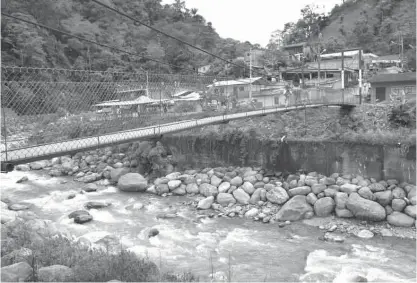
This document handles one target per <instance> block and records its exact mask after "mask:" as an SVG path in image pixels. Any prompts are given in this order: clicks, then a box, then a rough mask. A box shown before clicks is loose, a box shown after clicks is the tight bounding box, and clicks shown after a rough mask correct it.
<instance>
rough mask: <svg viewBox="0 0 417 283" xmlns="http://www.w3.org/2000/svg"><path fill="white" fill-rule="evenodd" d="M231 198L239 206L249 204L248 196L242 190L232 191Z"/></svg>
mask: <svg viewBox="0 0 417 283" xmlns="http://www.w3.org/2000/svg"><path fill="white" fill-rule="evenodd" d="M233 196H234V197H235V199H236V200H237V202H238V203H240V204H249V200H250V196H249V195H248V194H247V193H246V192H245V191H244V190H242V189H236V190H234V191H233Z"/></svg>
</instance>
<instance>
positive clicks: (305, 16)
mask: <svg viewBox="0 0 417 283" xmlns="http://www.w3.org/2000/svg"><path fill="white" fill-rule="evenodd" d="M318 11H319V9H318V7H317V6H315V5H308V6H306V7H305V8H304V9H302V10H301V15H300V16H301V17H300V18H299V20H298V21H295V22H290V23H286V24H285V25H284V27H283V29H280V30H277V31H276V32H274V33H273V34H272V37H271V41H270V44H269V47H270V48H273V47H274V45H275V46H276V44H274V43H277V42H278V41H280V42H282V43H283V44H292V43H299V42H309V41H310V42H311V41H313V42H317V38H318V34H319V33H321V34H322V36H323V37H322V40H321V42H322V44H323V45H324V46H323V48H326V49H327V52H335V51H336V50H340V49H342V48H356V47H361V48H363V49H364V51H365V52H372V53H375V54H377V55H387V54H398V53H399V46H398V45H396V44H393V43H392V41H394V42H396V43H399V42H400V35H402V37H403V39H404V53H405V56H406V65H407V66H408V67H409V68H410V69H415V65H416V61H415V58H416V49H415V47H416V1H415V0H344V1H342V0H341V1H340V5H336V6H335V7H333V9H332V10H331V12H330V13H329V14H327V15H325V14H323V13H320V12H318Z"/></svg>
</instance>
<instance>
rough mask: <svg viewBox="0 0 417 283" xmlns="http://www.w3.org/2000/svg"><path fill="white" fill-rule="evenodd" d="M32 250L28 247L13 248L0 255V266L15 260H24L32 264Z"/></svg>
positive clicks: (12, 262) (15, 261)
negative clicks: (9, 251)
mask: <svg viewBox="0 0 417 283" xmlns="http://www.w3.org/2000/svg"><path fill="white" fill-rule="evenodd" d="M32 260H33V252H32V250H30V249H28V248H21V249H19V250H14V251H12V252H11V253H9V254H7V255H5V256H2V257H1V267H4V266H7V265H11V264H14V263H17V262H26V263H29V264H32Z"/></svg>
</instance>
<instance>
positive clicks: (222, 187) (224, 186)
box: [218, 182, 230, 193]
mask: <svg viewBox="0 0 417 283" xmlns="http://www.w3.org/2000/svg"><path fill="white" fill-rule="evenodd" d="M229 189H230V183H229V182H223V183H221V184H220V185H219V187H218V190H219V193H225V192H227V191H228V190H229Z"/></svg>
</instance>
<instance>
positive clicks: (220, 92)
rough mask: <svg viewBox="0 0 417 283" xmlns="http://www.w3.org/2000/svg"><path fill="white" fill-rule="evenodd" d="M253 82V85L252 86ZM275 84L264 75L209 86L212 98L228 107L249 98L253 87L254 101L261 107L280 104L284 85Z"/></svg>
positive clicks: (219, 82)
mask: <svg viewBox="0 0 417 283" xmlns="http://www.w3.org/2000/svg"><path fill="white" fill-rule="evenodd" d="M251 82H252V86H251ZM271 86H274V85H273V84H271V82H269V81H268V80H266V79H265V78H263V77H256V78H252V80H251V79H249V78H246V79H237V80H230V81H218V82H215V83H213V84H211V85H209V86H207V87H208V89H209V92H210V93H211V97H214V98H215V99H214V98H213V99H212V100H218V101H220V102H221V104H223V105H224V106H226V107H229V108H230V107H236V105H238V104H240V103H242V102H246V101H248V100H249V95H250V92H251V91H250V90H251V88H252V101H253V102H255V103H257V104H258V106H259V107H270V106H276V105H279V96H280V95H281V94H283V91H282V89H283V87H282V86H280V85H276V86H275V89H274V88H273V87H271Z"/></svg>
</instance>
